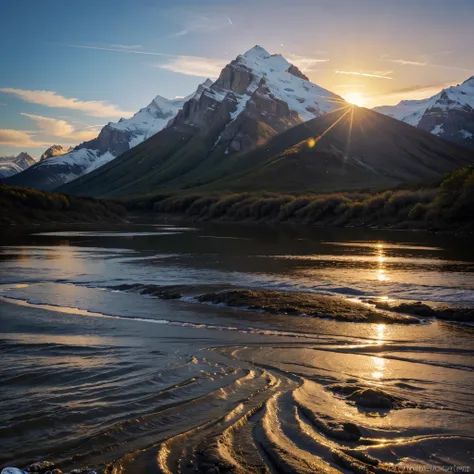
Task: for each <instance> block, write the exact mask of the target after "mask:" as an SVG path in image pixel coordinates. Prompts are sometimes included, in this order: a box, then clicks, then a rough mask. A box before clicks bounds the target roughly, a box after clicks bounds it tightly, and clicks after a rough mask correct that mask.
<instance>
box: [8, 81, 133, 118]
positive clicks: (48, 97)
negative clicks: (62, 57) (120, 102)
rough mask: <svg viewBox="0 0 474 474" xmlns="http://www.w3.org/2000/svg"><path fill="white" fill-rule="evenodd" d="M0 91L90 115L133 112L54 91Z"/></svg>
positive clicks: (127, 115) (124, 114) (99, 101)
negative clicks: (65, 95)
mask: <svg viewBox="0 0 474 474" xmlns="http://www.w3.org/2000/svg"><path fill="white" fill-rule="evenodd" d="M0 92H4V93H5V94H11V95H15V96H17V97H19V98H20V99H22V100H24V101H25V102H30V103H32V104H40V105H44V106H46V107H53V108H61V109H73V110H80V111H82V112H84V113H85V114H87V115H90V116H92V117H111V118H112V117H113V118H117V117H118V118H120V117H130V116H132V115H133V112H129V111H126V110H121V109H119V108H118V107H117V106H116V105H113V104H109V103H107V102H105V101H103V100H80V99H76V98H74V97H64V96H62V95H60V94H57V93H56V92H54V91H44V90H43V91H42V90H24V89H13V88H2V89H0Z"/></svg>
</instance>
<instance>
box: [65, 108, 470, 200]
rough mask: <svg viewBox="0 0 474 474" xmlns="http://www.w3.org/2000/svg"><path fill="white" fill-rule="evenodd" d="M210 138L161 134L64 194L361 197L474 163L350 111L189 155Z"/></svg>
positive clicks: (419, 134) (411, 130) (450, 148)
mask: <svg viewBox="0 0 474 474" xmlns="http://www.w3.org/2000/svg"><path fill="white" fill-rule="evenodd" d="M215 135H218V136H219V134H218V132H216V131H215V132H214V135H212V136H208V137H204V138H203V137H202V136H199V140H197V139H196V137H195V135H194V130H193V129H192V128H187V129H185V128H180V129H179V130H176V128H175V127H170V128H167V129H165V130H163V131H162V132H160V133H158V134H157V135H155V136H154V137H152V138H151V139H150V140H148V141H146V142H144V143H142V144H141V145H139V146H138V147H136V148H135V149H133V150H130V151H129V152H127V153H125V154H124V155H122V156H121V157H119V158H118V159H117V160H115V161H114V162H113V163H110V164H109V165H106V166H104V167H102V168H100V169H98V170H96V171H95V172H93V173H91V174H89V175H86V176H84V177H82V178H79V179H78V180H76V181H74V182H72V183H70V184H69V185H67V186H65V187H64V189H62V190H63V191H65V192H69V193H73V194H86V195H93V196H131V195H132V196H133V195H141V194H146V193H159V192H164V193H169V192H176V191H183V192H184V191H185V192H186V193H189V192H203V193H210V192H214V191H219V192H227V191H232V192H234V191H236V192H245V191H263V190H269V191H276V192H297V193H300V192H305V191H313V192H332V191H339V190H356V189H357V190H361V189H366V190H367V189H380V188H383V187H388V186H395V185H399V184H401V183H407V182H421V181H427V180H430V179H437V178H439V177H441V176H442V175H443V174H444V173H446V172H449V171H453V170H455V169H457V168H460V167H463V166H466V165H469V164H472V163H473V162H474V157H473V156H472V153H471V152H470V151H469V150H467V149H464V148H461V147H458V146H457V145H455V144H452V143H450V142H447V141H445V140H442V139H440V138H438V137H436V136H433V135H431V134H430V133H428V132H425V131H423V130H419V129H417V128H415V127H412V126H409V125H407V124H405V123H403V122H401V121H398V120H395V119H392V118H390V117H387V116H384V115H382V114H379V113H376V112H373V111H370V110H367V109H363V108H358V107H355V106H351V105H349V104H347V105H346V106H345V107H343V108H341V109H340V110H336V111H334V112H331V113H329V114H325V115H323V116H321V117H318V118H315V119H313V120H309V121H307V122H305V123H303V124H299V125H296V126H295V127H292V128H290V129H289V130H286V131H284V132H282V133H280V134H278V135H276V136H275V137H273V138H272V139H270V140H268V141H267V142H266V143H264V144H262V145H260V146H258V147H257V148H254V149H250V150H248V151H246V152H240V153H234V154H226V153H225V151H226V150H227V148H224V147H223V149H221V153H219V154H218V153H216V152H215V151H214V152H212V153H201V152H199V151H198V152H193V150H196V147H198V146H200V145H201V146H202V145H203V144H205V143H207V144H211V145H212V143H213V141H215V140H216V138H215ZM206 139H207V142H206ZM226 146H227V145H226ZM201 149H202V148H201Z"/></svg>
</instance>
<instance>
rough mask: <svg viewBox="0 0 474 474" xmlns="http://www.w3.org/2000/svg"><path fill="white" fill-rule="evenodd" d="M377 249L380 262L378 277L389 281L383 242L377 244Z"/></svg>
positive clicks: (380, 279)
mask: <svg viewBox="0 0 474 474" xmlns="http://www.w3.org/2000/svg"><path fill="white" fill-rule="evenodd" d="M376 250H377V263H378V268H377V279H378V280H379V281H387V280H389V278H388V276H387V275H386V273H385V251H384V247H383V244H380V243H379V244H377V246H376Z"/></svg>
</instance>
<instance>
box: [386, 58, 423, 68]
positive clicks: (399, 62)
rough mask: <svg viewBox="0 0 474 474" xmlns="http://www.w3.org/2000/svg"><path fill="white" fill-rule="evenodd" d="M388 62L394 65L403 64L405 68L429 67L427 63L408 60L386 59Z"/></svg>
mask: <svg viewBox="0 0 474 474" xmlns="http://www.w3.org/2000/svg"><path fill="white" fill-rule="evenodd" d="M386 61H390V62H392V63H397V64H403V65H404V66H421V67H424V66H428V63H427V62H421V61H409V60H406V59H386Z"/></svg>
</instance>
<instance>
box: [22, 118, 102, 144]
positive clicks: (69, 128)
mask: <svg viewBox="0 0 474 474" xmlns="http://www.w3.org/2000/svg"><path fill="white" fill-rule="evenodd" d="M20 115H23V116H24V117H28V118H29V119H31V120H34V121H35V123H36V125H37V126H38V127H39V129H40V130H41V131H42V132H44V133H45V134H47V135H52V136H55V137H61V138H67V139H71V140H74V141H85V140H92V139H93V138H95V137H96V136H97V127H96V126H95V125H94V126H93V129H90V130H86V129H85V130H79V131H78V130H76V129H75V127H74V126H73V125H71V124H70V123H69V122H66V121H65V120H60V119H55V118H51V117H43V116H41V115H31V114H26V113H21V114H20ZM86 128H88V127H86Z"/></svg>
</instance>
